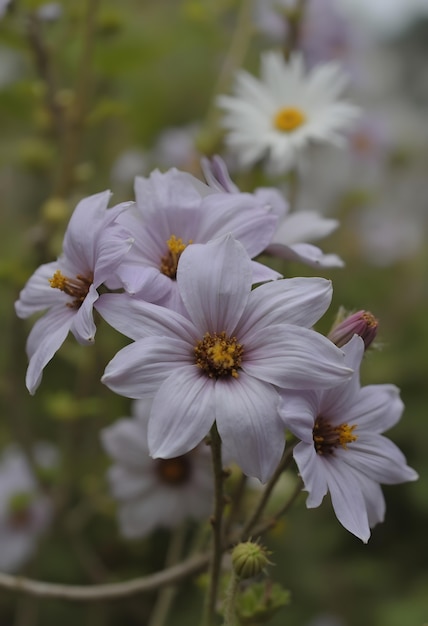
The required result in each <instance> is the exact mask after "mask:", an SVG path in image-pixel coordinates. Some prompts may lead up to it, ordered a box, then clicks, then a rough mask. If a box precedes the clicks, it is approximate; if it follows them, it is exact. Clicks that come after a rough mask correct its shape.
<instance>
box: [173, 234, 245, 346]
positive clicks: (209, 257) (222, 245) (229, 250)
mask: <svg viewBox="0 0 428 626" xmlns="http://www.w3.org/2000/svg"><path fill="white" fill-rule="evenodd" d="M251 274H252V272H251V261H250V258H249V257H248V255H247V253H246V252H245V249H244V248H243V246H242V245H241V244H240V243H239V242H238V241H236V240H235V239H234V238H233V237H232V236H231V235H225V236H224V237H221V238H219V239H215V240H213V241H211V242H210V243H208V244H205V245H197V244H196V245H192V246H188V247H187V248H186V250H184V252H183V253H182V255H181V258H180V261H179V264H178V270H177V282H178V288H179V291H180V295H181V297H182V299H183V302H184V305H185V307H186V309H187V311H188V312H189V316H190V318H191V320H192V321H193V323H194V324H195V325H196V326H197V327H198V329H199V330H200V332H201V336H203V335H204V334H205V333H206V332H210V333H212V332H222V331H225V332H226V333H227V334H232V333H233V331H234V329H235V327H236V324H237V322H238V321H239V318H240V317H241V315H242V312H243V310H244V308H245V305H246V303H247V299H248V295H249V293H250V289H251V280H252V277H251Z"/></svg>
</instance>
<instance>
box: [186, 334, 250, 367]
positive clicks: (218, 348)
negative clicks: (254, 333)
mask: <svg viewBox="0 0 428 626" xmlns="http://www.w3.org/2000/svg"><path fill="white" fill-rule="evenodd" d="M243 352H244V348H243V346H242V345H241V344H240V343H238V340H237V339H236V337H228V335H227V334H226V333H225V332H224V331H223V332H221V333H213V334H210V333H206V334H205V335H204V338H203V339H201V341H198V343H197V344H196V346H195V358H196V365H197V366H198V367H200V368H201V369H203V370H204V371H205V372H206V374H208V376H209V377H210V378H222V377H224V376H233V378H238V376H239V374H238V370H239V368H240V367H241V362H242V354H243Z"/></svg>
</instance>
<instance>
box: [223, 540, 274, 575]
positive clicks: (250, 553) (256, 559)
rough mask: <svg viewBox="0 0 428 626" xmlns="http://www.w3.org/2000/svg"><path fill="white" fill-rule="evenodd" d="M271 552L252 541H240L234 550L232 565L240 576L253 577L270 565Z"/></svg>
mask: <svg viewBox="0 0 428 626" xmlns="http://www.w3.org/2000/svg"><path fill="white" fill-rule="evenodd" d="M268 554H269V552H268V551H267V550H266V548H264V547H263V546H261V545H259V544H258V543H254V542H252V541H245V542H244V543H238V545H237V546H235V547H234V549H233V550H232V566H233V569H234V571H235V573H236V575H237V576H238V577H239V578H242V579H245V578H253V576H257V574H260V573H261V572H262V571H263V570H264V568H265V567H266V565H269V563H270V561H269V559H268Z"/></svg>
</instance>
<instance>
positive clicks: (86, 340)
mask: <svg viewBox="0 0 428 626" xmlns="http://www.w3.org/2000/svg"><path fill="white" fill-rule="evenodd" d="M98 297H99V296H98V292H97V290H96V289H95V287H94V285H91V286H90V287H89V291H88V294H87V296H86V298H85V299H84V301H83V302H82V304H81V306H80V308H79V309H78V310H77V311H76V315H75V316H74V318H73V321H72V324H71V327H70V330H71V332H72V333H73V335H74V336H75V338H76V340H77V341H78V342H79V343H81V344H82V345H88V344H91V343H93V342H94V339H95V333H96V330H97V327H96V326H95V322H94V313H93V311H94V302H96V300H98Z"/></svg>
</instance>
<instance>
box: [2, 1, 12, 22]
mask: <svg viewBox="0 0 428 626" xmlns="http://www.w3.org/2000/svg"><path fill="white" fill-rule="evenodd" d="M10 2H11V0H0V18H1V17H3V16H4V15H5V14H6V11H7V7H8V6H9V4H10Z"/></svg>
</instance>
